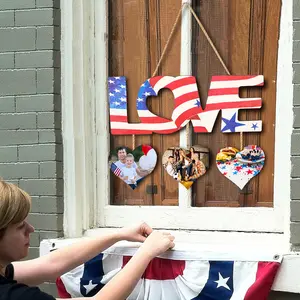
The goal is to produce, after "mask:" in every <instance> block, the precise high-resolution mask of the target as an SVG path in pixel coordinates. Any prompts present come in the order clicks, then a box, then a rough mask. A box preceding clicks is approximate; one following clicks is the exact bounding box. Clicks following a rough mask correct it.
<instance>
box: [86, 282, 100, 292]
mask: <svg viewBox="0 0 300 300" xmlns="http://www.w3.org/2000/svg"><path fill="white" fill-rule="evenodd" d="M97 285H98V284H93V283H92V280H90V281H89V284H87V285H83V287H84V288H85V290H86V294H88V293H89V292H90V291H91V290H93V289H94V288H95V287H96V286H97Z"/></svg>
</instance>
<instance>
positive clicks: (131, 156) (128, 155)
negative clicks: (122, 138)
mask: <svg viewBox="0 0 300 300" xmlns="http://www.w3.org/2000/svg"><path fill="white" fill-rule="evenodd" d="M126 158H132V159H133V160H134V156H133V155H132V154H131V153H129V154H127V155H126Z"/></svg>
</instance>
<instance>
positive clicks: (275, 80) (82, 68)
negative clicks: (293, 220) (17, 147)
mask: <svg viewBox="0 0 300 300" xmlns="http://www.w3.org/2000/svg"><path fill="white" fill-rule="evenodd" d="M103 2H104V1H103ZM103 2H102V3H100V1H95V3H93V2H89V3H85V2H84V1H82V2H80V4H79V5H78V6H76V7H73V11H74V12H73V14H72V13H70V14H66V15H65V16H64V18H63V22H65V23H63V28H64V29H65V31H64V32H63V35H64V36H63V43H64V44H63V46H64V47H63V51H64V53H63V57H64V61H63V98H64V100H63V101H64V112H63V113H64V115H63V116H64V124H63V130H64V145H65V174H66V176H65V202H66V209H65V211H66V213H65V221H66V222H65V224H66V227H67V228H66V229H65V230H66V231H67V232H68V233H69V235H76V234H77V235H78V234H81V230H82V229H89V228H91V227H99V226H101V227H118V226H124V225H127V224H130V223H132V222H134V221H137V220H140V219H144V220H147V221H148V222H150V223H151V224H152V225H153V226H154V227H158V228H168V229H191V230H199V229H201V230H224V231H227V230H233V231H251V232H252V231H260V232H261V231H263V232H277V233H282V232H283V231H284V220H285V219H284V217H285V214H284V213H283V211H284V210H285V205H284V203H285V202H288V200H289V176H290V175H289V174H290V173H289V171H290V170H289V168H288V167H286V166H289V165H290V161H289V154H290V148H289V147H290V133H291V130H292V109H291V108H292V71H291V61H292V54H291V53H292V52H291V41H290V39H289V38H290V37H291V32H292V29H291V27H290V25H289V20H290V19H291V12H290V10H289V8H287V5H288V4H287V3H286V2H283V3H282V7H281V5H280V1H279V0H278V1H277V0H276V1H263V2H262V3H261V4H258V3H257V2H255V3H254V2H253V5H250V2H249V3H240V2H239V1H234V2H233V1H229V0H228V1H225V2H226V3H225V4H224V1H222V5H219V4H220V3H219V1H217V0H216V1H201V2H200V3H201V4H200V5H199V4H197V5H194V8H195V9H196V11H197V12H198V14H200V18H201V20H202V21H203V23H204V25H205V27H206V29H207V30H208V32H209V33H210V35H211V37H212V39H213V41H214V43H215V44H216V46H217V47H218V49H219V50H220V52H221V54H222V56H223V58H224V60H225V62H226V64H227V65H228V67H229V69H230V70H231V72H232V73H233V74H239V75H247V74H263V75H264V77H265V87H264V88H263V89H257V90H256V89H243V90H241V96H242V97H252V96H255V97H257V96H258V97H260V96H261V97H262V99H263V109H262V110H260V111H248V112H242V113H241V115H240V119H250V120H251V119H262V120H263V132H262V133H260V134H257V135H255V134H250V133H245V134H244V140H245V143H244V144H245V145H246V144H252V143H253V144H258V145H259V146H261V147H262V148H263V149H264V151H265V153H266V156H267V162H266V166H265V167H264V169H263V172H262V173H261V174H260V175H259V176H257V178H255V179H253V180H252V181H251V185H250V189H248V190H246V191H244V192H245V193H241V192H239V190H238V188H237V187H235V186H234V185H233V184H232V183H230V182H229V181H228V180H227V179H225V178H222V176H221V174H219V173H218V172H219V171H218V170H217V169H216V168H215V165H214V160H215V155H216V153H217V150H218V149H219V148H222V147H223V146H238V145H239V135H235V134H229V135H227V134H222V133H221V132H220V117H218V121H217V122H216V124H215V126H214V131H213V133H210V134H197V135H196V134H195V135H193V137H192V139H193V140H192V143H191V144H200V145H203V146H205V147H208V148H209V149H210V150H211V162H210V169H209V172H208V174H206V175H205V176H203V178H201V179H200V180H198V182H197V183H195V184H194V186H193V189H192V191H191V190H186V189H185V188H184V187H179V188H178V189H177V187H175V188H170V186H171V184H170V182H171V180H172V179H171V178H169V177H168V176H167V174H166V172H165V171H164V170H163V168H162V166H161V155H162V153H163V152H164V150H166V149H167V147H170V146H173V145H179V144H180V145H183V144H184V142H185V132H183V133H175V134H172V135H156V134H154V135H152V136H136V145H139V144H142V143H148V144H151V145H153V146H154V147H155V149H156V150H157V152H158V164H157V167H156V169H155V171H154V172H153V174H152V175H149V176H148V177H147V178H146V179H145V181H144V182H143V183H142V184H141V186H140V187H139V188H138V189H137V190H135V191H131V190H130V189H129V188H128V187H127V186H125V184H124V183H123V182H121V181H120V180H119V179H117V178H113V176H112V174H111V172H110V171H109V170H107V163H108V162H107V159H108V155H109V150H110V146H111V148H114V147H116V146H118V145H125V146H128V147H130V146H131V144H132V139H131V137H130V136H125V137H116V136H113V137H111V136H109V131H108V124H109V119H108V115H107V114H106V112H107V110H108V103H107V101H104V100H103V99H105V100H107V90H106V79H107V77H108V76H121V75H124V76H126V77H127V80H128V82H127V88H128V101H129V108H130V110H129V120H130V121H131V122H137V121H138V119H137V115H136V111H135V110H134V108H135V97H136V94H137V91H138V88H139V86H140V85H141V83H143V82H144V81H145V79H147V78H149V77H151V74H152V72H153V70H154V68H155V66H156V62H157V60H158V56H159V55H160V53H161V51H162V49H163V46H164V45H165V42H166V39H167V37H168V35H169V33H170V30H171V27H172V25H173V21H174V20H175V16H176V14H177V12H178V10H179V8H180V5H181V1H179V0H178V1H176V2H174V1H173V0H164V1H149V2H145V3H147V4H145V3H144V2H143V1H123V0H114V1H108V2H107V3H105V2H104V3H103ZM195 3H199V1H195ZM251 3H252V2H251ZM64 5H66V6H72V4H66V3H65V4H64ZM69 8H70V7H69ZM71 11H72V9H71V10H70V12H71ZM237 11H238V12H239V13H237ZM262 12H263V13H262ZM107 15H109V18H107ZM187 18H189V17H187V16H185V18H183V24H182V31H181V34H180V30H179V29H178V30H177V33H176V35H175V38H174V41H173V42H172V43H171V46H170V49H169V53H168V56H167V58H166V59H165V60H164V61H163V63H162V66H161V68H160V70H159V72H160V74H163V75H173V76H176V75H179V73H180V71H181V72H183V71H182V69H181V70H180V68H183V65H180V60H181V59H183V58H184V57H186V56H184V55H180V51H179V50H180V49H182V51H186V50H183V48H182V47H181V41H182V39H186V40H189V42H190V43H191V41H194V42H192V44H191V47H192V59H193V64H192V65H193V68H192V72H193V75H194V76H196V77H197V79H198V86H199V90H200V96H201V101H202V105H204V104H205V101H206V100H205V97H206V95H205V94H206V93H207V88H208V86H209V81H210V77H211V75H213V74H214V75H217V74H220V75H221V74H224V71H223V69H222V66H221V65H220V63H219V62H218V60H217V58H216V57H215V55H214V53H213V52H212V51H211V49H210V46H209V45H208V43H207V41H206V39H205V38H204V37H203V35H202V33H201V32H199V29H198V27H197V26H196V25H195V24H194V25H193V28H192V39H189V36H190V35H189V32H190V31H189V20H188V19H187ZM73 20H74V21H73ZM75 20H79V21H76V22H75ZM279 20H280V24H279ZM237 24H238V25H237ZM68 25H69V26H68ZM72 25H73V27H72ZM107 28H109V29H110V30H109V31H108V30H107ZM274 28H275V29H274ZM276 28H277V29H276ZM279 32H280V39H279V48H278V36H279ZM94 36H95V39H93V37H94ZM70 37H73V38H75V40H77V41H82V42H79V43H78V44H77V43H74V44H75V45H76V47H74V48H73V49H72V43H71V44H70V41H71V40H70ZM70 45H71V46H70ZM277 48H278V49H279V50H278V63H277V65H276V61H277V53H276V51H274V49H277ZM107 49H108V50H107ZM270 49H272V51H270ZM68 53H71V54H72V55H71V56H70V55H69V56H68V55H67V54H68ZM187 54H188V51H187ZM125 58H126V59H125ZM277 66H278V68H277ZM107 70H108V71H107ZM70 73H72V75H70ZM64 75H66V77H65V78H64ZM91 87H92V88H91ZM172 102H173V98H172V96H171V93H168V92H164V93H162V94H161V96H160V97H157V98H154V99H150V101H149V107H150V108H151V110H152V111H153V112H154V113H156V114H158V115H162V116H164V117H170V114H171V111H172V109H173V107H172ZM275 103H276V105H275ZM132 104H133V105H132ZM279 111H280V114H279ZM275 116H276V118H275ZM274 125H275V126H274ZM284 127H285V128H284ZM274 128H275V129H274ZM110 140H111V143H110V142H109V141H110ZM274 141H276V142H274ZM274 149H275V151H274ZM274 154H275V155H274ZM274 166H275V168H274ZM273 174H274V176H273ZM112 178H113V179H112ZM110 179H111V180H110ZM172 183H173V182H172ZM147 185H150V186H151V185H156V186H157V190H158V192H157V194H147V193H145V190H146V186H147ZM172 186H174V184H172ZM273 191H274V192H273ZM110 199H111V201H110ZM74 213H75V216H77V218H74ZM73 220H75V221H73ZM72 222H74V223H72ZM75 223H76V224H75Z"/></svg>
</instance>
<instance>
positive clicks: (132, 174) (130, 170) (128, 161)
mask: <svg viewBox="0 0 300 300" xmlns="http://www.w3.org/2000/svg"><path fill="white" fill-rule="evenodd" d="M121 171H122V174H121V178H122V179H123V180H124V181H125V182H126V183H127V184H129V185H130V186H131V185H135V186H136V185H137V184H136V180H137V172H136V168H135V167H134V156H133V155H132V154H131V153H129V154H127V155H126V157H125V166H124V167H122V168H121ZM131 187H132V186H131Z"/></svg>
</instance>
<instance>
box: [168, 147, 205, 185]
mask: <svg viewBox="0 0 300 300" xmlns="http://www.w3.org/2000/svg"><path fill="white" fill-rule="evenodd" d="M208 166H209V152H208V149H206V148H202V147H197V146H193V147H190V148H189V150H186V149H183V148H179V147H171V148H168V150H167V151H166V152H165V153H164V156H163V167H164V169H165V170H166V171H167V172H168V174H169V175H170V176H172V177H173V178H174V179H175V180H177V181H179V182H195V181H196V180H197V179H198V178H199V177H200V176H202V175H204V174H205V173H206V169H207V168H208Z"/></svg>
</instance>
